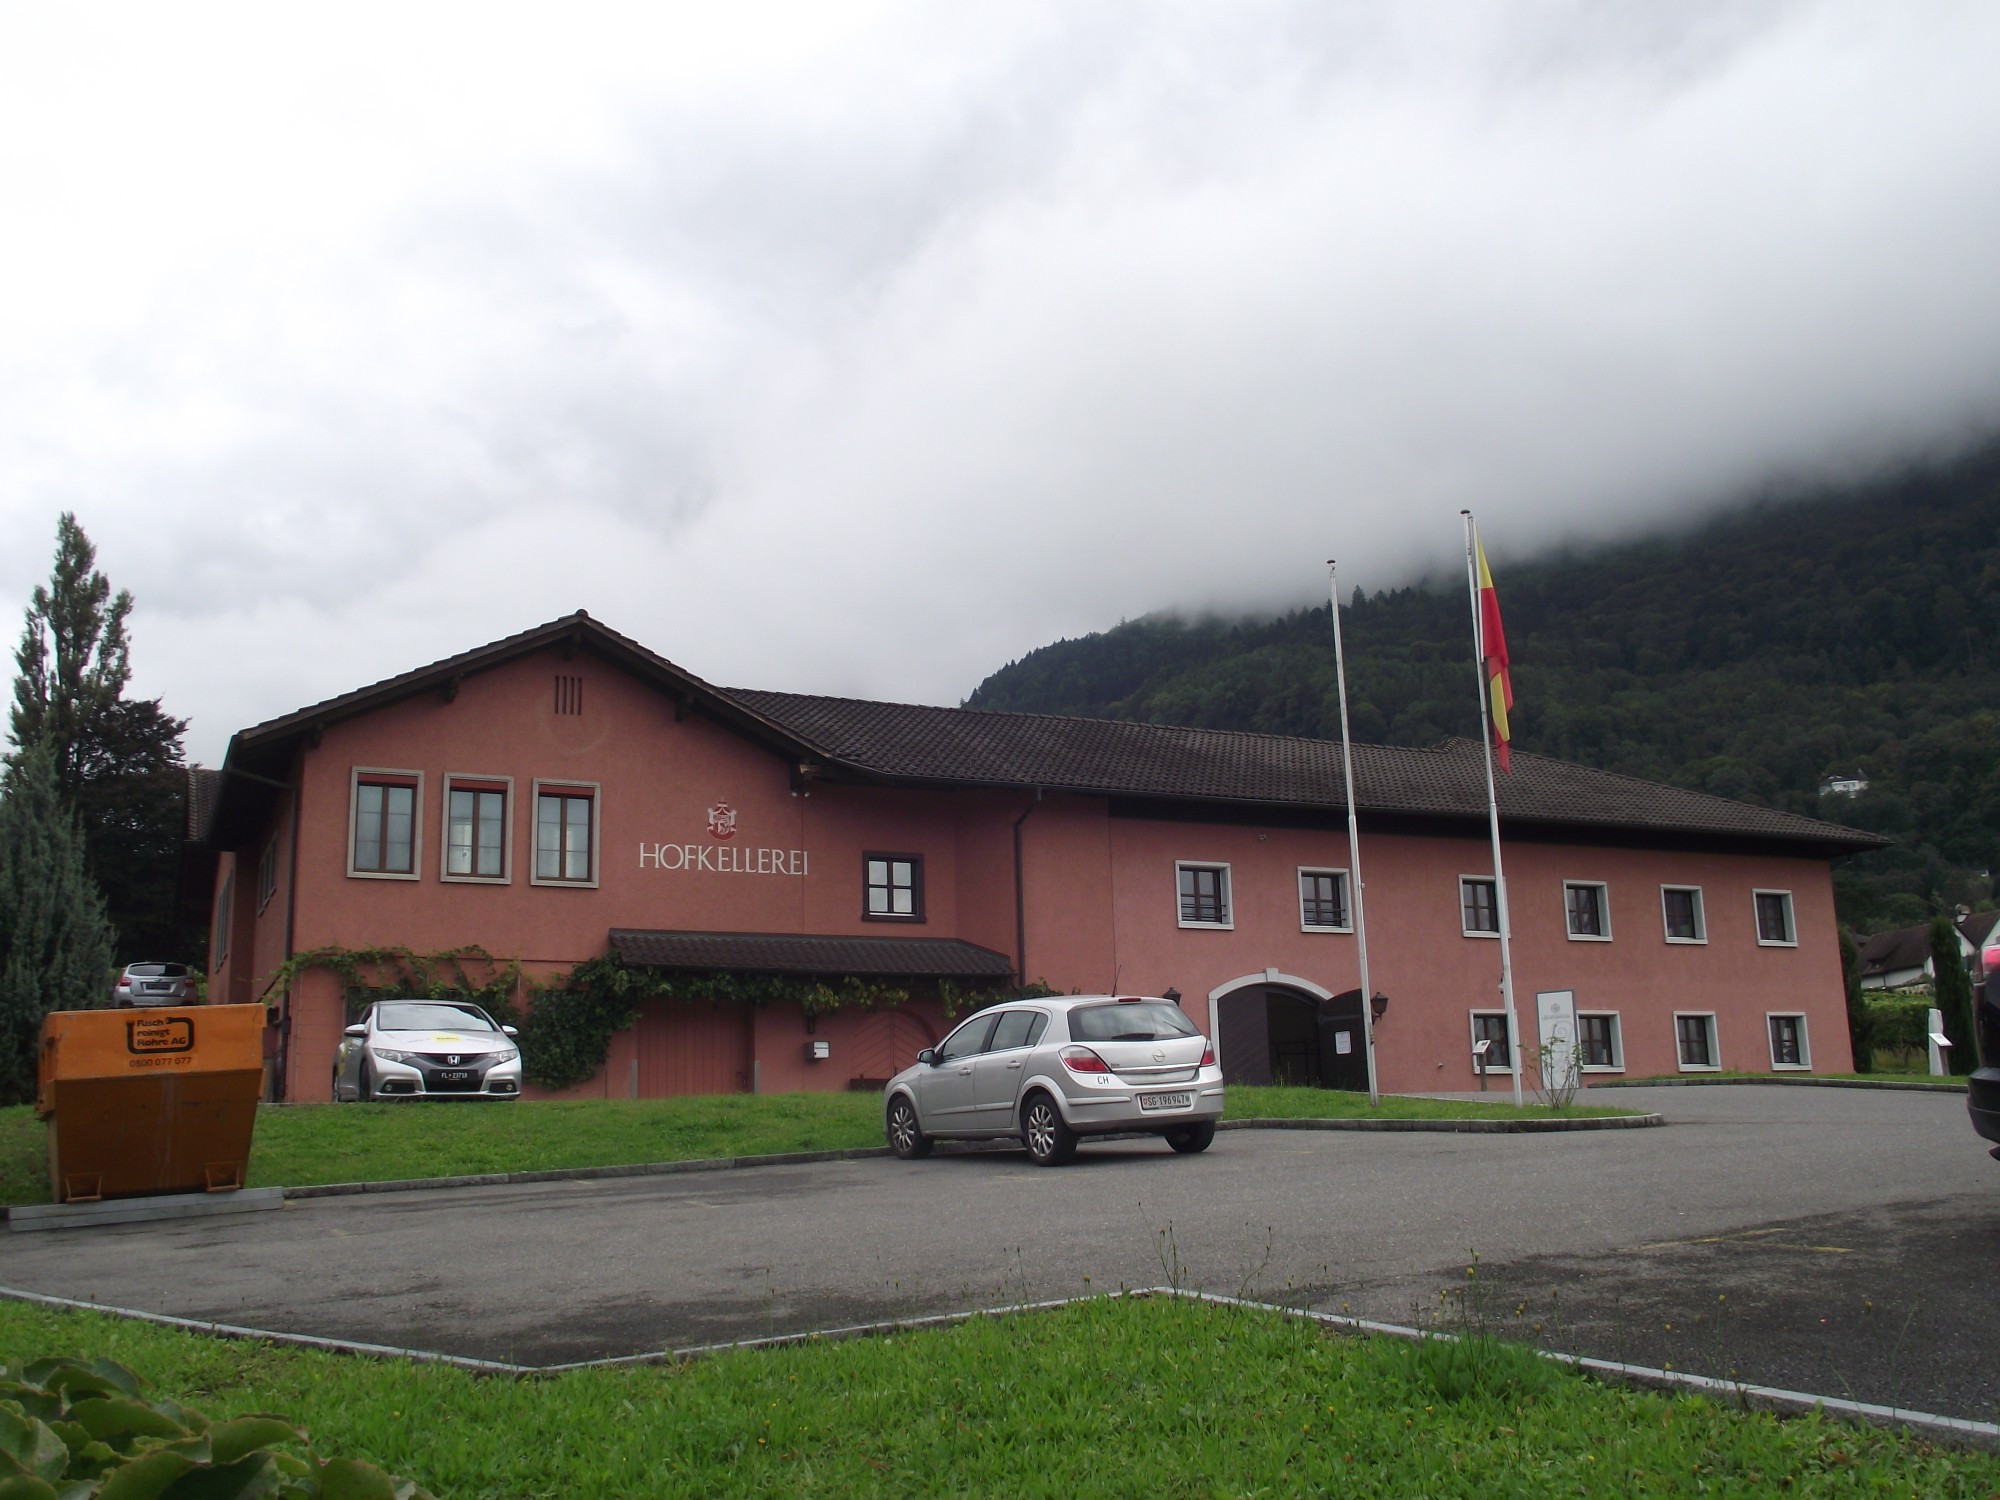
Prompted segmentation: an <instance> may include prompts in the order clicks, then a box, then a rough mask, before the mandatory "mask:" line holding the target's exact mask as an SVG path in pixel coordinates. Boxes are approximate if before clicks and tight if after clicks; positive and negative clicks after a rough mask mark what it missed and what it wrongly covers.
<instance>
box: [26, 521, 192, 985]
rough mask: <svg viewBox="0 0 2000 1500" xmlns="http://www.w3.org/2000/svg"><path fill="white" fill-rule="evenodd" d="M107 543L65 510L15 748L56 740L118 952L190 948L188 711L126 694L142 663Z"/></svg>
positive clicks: (39, 608)
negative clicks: (181, 911)
mask: <svg viewBox="0 0 2000 1500" xmlns="http://www.w3.org/2000/svg"><path fill="white" fill-rule="evenodd" d="M131 610H132V596H131V594H130V593H129V592H127V591H126V590H124V589H120V590H118V592H117V593H115V594H114V593H113V592H112V590H111V583H110V580H109V579H107V578H106V577H105V576H104V575H103V574H102V573H101V572H99V571H98V569H97V549H96V548H95V547H94V546H92V545H91V541H90V538H89V537H88V536H86V535H85V534H84V531H83V528H82V527H81V526H79V525H78V524H77V520H76V517H75V516H74V515H73V514H71V513H69V512H67V511H65V512H64V513H63V515H62V517H61V519H60V520H59V521H58V522H57V523H56V552H55V566H54V568H53V570H52V571H51V574H50V578H49V583H48V586H47V587H46V588H37V589H36V590H35V593H34V599H33V602H32V603H31V604H30V605H29V606H28V610H27V620H26V624H25V626H24V628H23V630H22V633H21V644H20V646H19V647H18V648H17V649H16V651H15V653H14V663H15V666H16V668H17V669H18V670H17V675H16V677H15V679H14V702H13V708H12V713H11V716H10V725H11V728H12V730H13V737H14V744H15V747H16V749H15V757H14V758H15V759H18V758H19V757H20V755H21V754H22V753H24V752H25V751H27V750H28V749H29V748H31V747H35V746H39V747H42V748H43V749H45V750H46V751H47V752H48V755H49V758H50V764H51V766H52V768H53V774H54V776H55V779H56V787H57V793H58V795H59V796H60V797H61V798H62V801H63V804H64V806H65V807H67V808H69V809H70V810H71V811H72V812H74V813H75V814H76V815H77V818H78V820H79V822H80V824H81V827H82V831H83V838H84V846H85V859H86V862H87V864H88V867H89V870H90V873H91V876H92V878H93V879H95V880H96V882H97V885H98V888H99V890H100V891H101V892H102V893H103V895H104V900H105V903H106V906H107V907H108V909H109V911H110V914H111V918H112V921H113V923H114V925H115V926H116V928H117V930H118V932H119V934H120V938H121V944H120V950H119V957H120V958H121V959H123V960H126V961H130V960H133V959H141V958H173V957H184V956H186V955H188V954H191V953H192V952H193V951H194V949H195V947H196V946H198V945H199V942H200V935H199V934H198V933H197V932H196V931H194V930H193V929H192V928H190V927H189V926H187V925H186V924H185V923H183V922H182V921H181V920H180V919H179V916H178V914H177V912H176V910H175V899H174V898H175V885H176V881H177V878H178V875H179V860H180V846H181V840H182V836H183V828H184V819H185V797H186V768H185V766H184V764H183V762H182V754H181V734H182V732H183V731H184V730H185V729H186V728H187V722H186V720H184V719H176V718H174V717H173V716H171V715H170V714H167V713H165V712H163V711H162V710H161V708H160V704H159V700H158V699H150V700H140V701H131V700H128V699H126V697H125V696H124V693H125V687H126V684H127V683H128V682H129V681H130V679H131V675H132V668H131V653H130V643H129V641H128V639H127V636H126V630H125V622H126V619H127V617H128V616H129V615H130V613H131Z"/></svg>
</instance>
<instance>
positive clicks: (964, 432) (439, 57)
mask: <svg viewBox="0 0 2000 1500" xmlns="http://www.w3.org/2000/svg"><path fill="white" fill-rule="evenodd" d="M1996 58H2000V6H1996V5H1994V4H1992V3H1991V0H1963V3H1957V4H1953V3H1944V0H1937V3H1932V0H1899V3H1896V4H1882V3H1879V0H1855V3H1807V0H1800V3H1762V4H1759V3H1753V0H1726V3H1714V4H1711V3H1706V0H1686V3H1675V4H1659V3H1657V0H1623V3H1613V0H1607V3H1596V4H1584V3H1568V0H1438V3H1423V4H1417V3H1406V4H1388V3H1342V0H1300V3H1285V0H1230V3H1228V4H1219V3H1211V4H1205V5H1196V4H1172V3H1159V4H1151V5H1147V4H1099V5H1077V4H1058V3H1049V4H1029V3H1008V4H1000V3H990V4H984V3H965V4H958V3H953V4H929V5H903V4H869V5H863V4H848V5H830V4H825V3H812V4H799V5H795V6H759V5H750V4H742V5H726V6H725V5H714V4H701V5H694V4H690V5H686V6H684V7H677V8H668V7H663V6H657V5H647V6H632V7H603V8H599V7H592V6H587V5H578V4H566V5H564V6H562V7H555V6H544V7H527V6H510V5H501V4H493V3H483V4H479V5H476V6H475V5H467V6H464V7H461V8H442V7H425V6H411V5H406V4H395V5H386V4H385V5H380V6H367V5H357V4H343V5H341V6H338V7H333V6H325V7H320V8H318V9H317V10H311V9H308V8H307V7H302V6H271V5H266V4H255V5H246V6H243V7H242V8H240V9H219V8H211V7H204V6H196V5H192V4H176V5H172V6H161V5H156V4H145V5H133V6H130V7H127V8H118V7H114V6H91V7H80V6H40V7H36V6H27V5H22V6H12V7H8V8H7V9H6V10H5V11H4V12H0V611H4V613H0V622H4V620H5V619H6V618H10V617H11V618H18V616H14V615H13V611H14V610H15V609H16V608H18V607H19V605H20V604H25V602H26V599H27V596H28V593H29V591H30V590H31V589H32V587H33V586H34V584H35V582H36V581H37V580H39V579H41V578H43V577H45V576H46V574H47V569H48V560H49V552H50V547H51V544H52V539H53V534H54V526H55V518H56V515H57V513H58V512H59V511H62V510H65V509H70V510H74V511H76V512H77V514H78V515H79V517H80V518H81V520H82V522H83V524H84V526H85V527H86V529H87V530H88V531H89V532H90V534H91V535H92V537H93V538H94V539H95V540H96V541H97V543H98V546H99V549H100V557H101V561H102V563H103V565H104V567H105V568H106V570H107V571H108V572H109V573H110V574H111V576H112V578H113V580H114V581H115V582H116V583H118V584H121V585H124V586H127V587H130V588H131V589H132V590H133V591H134V592H135V593H136V594H137V595H138V599H139V606H138V611H137V614H136V618H135V631H136V665H137V681H136V687H137V689H138V690H140V691H142V692H143V693H144V694H146V695H148V696H152V695H156V694H157V695H163V696H164V697H165V699H166V703H167V706H168V708H169V709H170V710H172V711H174V712H177V713H180V714H183V715H188V716H191V717H192V719H193V721H194V722H193V728H192V730H191V732H190V737H189V748H190V752H191V753H192V754H194V755H196V756H199V757H200V758H203V759H205V760H208V761H211V762H213V761H215V760H217V759H219V757H220V755H221V752H222V749H223V747H224V745H225V743H226V741H227V737H228V735H229V734H230V733H231V732H232V731H234V730H236V729H239V728H242V727H244V726H247V725H249V724H251V723H254V722H257V721H259V720H261V719H264V718H267V717H270V716H272V715H274V714H278V713H283V712H286V711H289V710H290V709H293V708H295V707H298V706H301V705H302V704H305V703H308V702H311V701H313V700H315V699H317V698H320V697H323V696H326V695H328V694H331V693H335V692H340V691H344V690H346V689H348V688H350V687H354V686H357V685H359V684H360V683H363V682H366V681H372V680H374V679H376V678H378V677H381V676H385V675H389V674H391V673H394V672H397V671H401V670H403V669H406V668H408V667H411V666H414V665H418V664H420V663H422V662H424V661H428V660H431V659H434V658H436V657H438V656H443V655H447V654H449V653H451V652H453V651H457V650H460V649H463V648H465V647H468V646H472V645H476V644H479V643H482V642H484V641H487V640H490V639H492V638H495V637H497V636H500V635H503V634H507V633H510V632H512V631H514V630H518V629H521V628H523V627H525V626H527V625H531V624H535V623H538V622H540V621H543V620H546V619H550V618H552V617H554V616H556V615H558V614H563V613H567V612H569V611H571V610H574V609H577V608H579V607H581V608H586V609H589V610H590V611H591V612H592V613H593V614H595V615H598V616H599V617H600V618H602V619H604V620H606V621H607V622H608V623H610V624H611V625H613V626H614V627H616V628H618V629H620V630H623V631H625V632H627V633H629V634H631V635H634V636H637V637H638V638H639V639H641V640H642V641H644V642H646V643H647V644H648V645H651V646H652V647H654V648H655V649H656V650H659V651H661V652H662V653H664V654H665V655H667V656H670V657H672V658H674V659H675V660H677V661H679V662H681V663H682V664H683V665H684V666H686V667H688V668H689V669H691V670H693V671H695V672H697V673H699V674H701V675H703V676H705V677H708V678H709V679H711V680H713V681H718V682H725V683H737V684H741V685H747V686H756V687H773V688H788V689H794V690H801V691H820V692H833V693H850V694H856V695H863V696H874V697H886V698H898V699H906V700H911V701H930V702H955V701H957V700H958V699H959V698H960V697H962V696H963V695H964V693H966V692H967V691H969V690H970V689H971V687H972V686H973V685H974V684H975V683H976V682H977V681H978V680H979V679H980V678H981V677H982V676H984V675H985V674H986V673H987V672H988V671H990V670H991V669H993V668H994V667H997V666H999V665H1001V664H1002V663H1004V662H1005V661H1007V660H1008V659H1009V658H1011V657H1014V656H1017V655H1020V654H1021V653H1023V652H1025V651H1027V650H1029V649H1032V648H1033V647H1034V646H1037V645H1040V644H1043V643H1045V642H1047V641H1050V640H1053V639H1055V638H1056V637H1058V636H1061V635H1065V634H1070V635H1074V634H1079V633H1082V632H1085V631H1088V630H1092V629H1097V628H1102V627H1105V626H1108V625H1111V624H1114V623H1116V622H1117V621H1118V620H1119V619H1120V618H1122V617H1126V616H1131V615H1137V614H1142V613H1145V612H1147V611H1150V610H1153V609H1157V608H1160V607H1162V606H1168V605H1179V606H1185V607H1190V608H1204V607H1222V608H1230V607H1246V608H1247V607H1254V606H1259V605H1262V606H1282V605H1286V604H1291V603H1296V602H1301V601H1306V600H1311V599H1316V598H1320V597H1323V593H1324V587H1325V568H1324V559H1325V558H1327V557H1328V556H1336V555H1337V556H1339V557H1340V559H1341V567H1342V576H1343V582H1344V583H1346V582H1359V583H1362V584H1365V585H1367V586H1369V587H1376V586H1380V585H1384V584H1391V583H1396V582H1399V581H1403V580H1405V579H1407V578H1409V577H1412V576H1414V575H1416V574H1418V573H1421V572H1423V571H1426V570H1429V569H1433V568H1450V567H1452V566H1454V559H1455V558H1456V556H1457V551H1456V549H1457V548H1458V546H1459V530H1458V518H1457V512H1458V509H1459V507H1460V506H1463V505H1471V506H1473V507H1475V508H1476V509H1477V510H1478V512H1479V514H1480V517H1481V524H1482V526H1483V528H1484V530H1485V532H1486V534H1487V538H1488V542H1489V550H1491V551H1492V552H1493V553H1494V554H1495V555H1496V558H1500V559H1504V558H1505V557H1506V555H1507V554H1509V553H1510V552H1511V553H1515V554H1520V553H1525V552H1528V551H1531V550H1532V549H1533V548H1535V547H1536V546H1538V545H1541V544H1543V543H1545V542H1548V541H1550V540H1552V539H1555V538H1557V537H1590V536H1598V535H1608V534H1614V533H1619V532H1626V531H1630V530H1632V529H1635V528H1639V527H1649V526H1656V525H1667V524H1672V523H1673V522H1674V521H1675V520H1677V519H1680V518H1685V517H1687V516H1690V515H1695V514H1700V513H1703V512H1705V511H1708V510H1711V509H1713V508H1715V507H1716V506H1718V505H1722V504H1726V503H1729V502H1730V501H1731V500H1732V499H1735V498H1737V497H1740V496H1741V495H1742V494H1744V493H1746V492H1747V491H1748V490H1750V489H1752V488H1754V487H1755V486H1758V485H1761V484H1765V483H1768V482H1771V481H1774V480H1777V481H1784V480H1787V479H1796V478H1812V477H1816V476H1825V475H1840V474H1845V473H1851V472H1857V471H1860V470H1863V469H1866V468H1869V467H1871V466H1879V465H1882V464H1888V463H1895V462H1900V461H1904V460H1906V459H1908V458H1910V457H1912V456H1920V455H1927V454H1936V453H1941V452H1948V451H1950V450H1952V449H1953V448H1955V447H1959V446H1962V445H1964V444H1966V443H1968V442H1970V441H1973V440H1976V439H1977V438H1978V437H1980V436H1981V435H1982V434H1984V433H1986V432H1989V431H1991V430H1992V429H1993V428H1994V427H1995V426H1996V425H2000V274H1996V267H2000V191H1996V185H2000V88H1996V87H1994V81H1993V80H1994V59H1996ZM1503 589H1504V580H1503ZM10 601H13V602H10ZM5 638H6V639H7V640H8V641H10V642H11V640H12V639H13V629H12V627H6V636H5Z"/></svg>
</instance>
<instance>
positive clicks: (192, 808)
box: [187, 766, 222, 844]
mask: <svg viewBox="0 0 2000 1500" xmlns="http://www.w3.org/2000/svg"><path fill="white" fill-rule="evenodd" d="M221 795H222V773H221V772H220V771H217V770H215V769H213V768H212V767H209V766H189V767H188V768H187V840H188V842H189V843H191V844H199V843H204V842H206V841H207V839H208V830H209V827H210V826H211V825H212V824H213V823H214V822H215V804H216V799H217V798H219V797H220V796H221Z"/></svg>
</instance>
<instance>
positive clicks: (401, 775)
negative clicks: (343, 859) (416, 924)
mask: <svg viewBox="0 0 2000 1500" xmlns="http://www.w3.org/2000/svg"><path fill="white" fill-rule="evenodd" d="M350 797H351V801H352V809H353V810H352V816H351V817H350V818H349V819H348V828H347V832H348V841H347V873H348V874H349V875H352V876H356V877H359V878H363V879H370V880H415V879H416V878H417V861H418V860H419V859H420V858H421V857H422V854H423V825H422V823H421V822H420V821H419V819H418V817H417V811H418V809H419V808H420V807H421V806H422V805H423V800H424V778H423V773H422V772H420V771H389V770H378V769H375V768H372V767H367V766H357V767H355V769H354V780H353V786H352V791H351V793H350Z"/></svg>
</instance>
